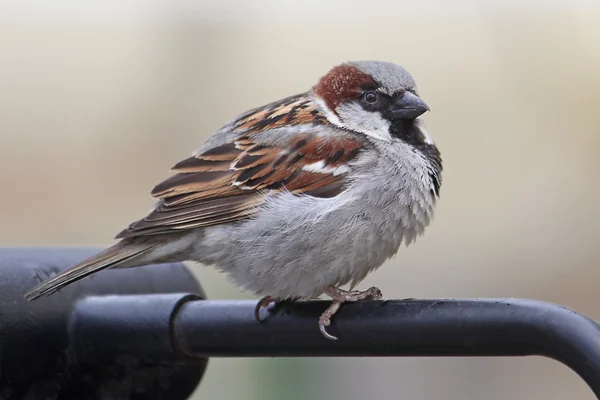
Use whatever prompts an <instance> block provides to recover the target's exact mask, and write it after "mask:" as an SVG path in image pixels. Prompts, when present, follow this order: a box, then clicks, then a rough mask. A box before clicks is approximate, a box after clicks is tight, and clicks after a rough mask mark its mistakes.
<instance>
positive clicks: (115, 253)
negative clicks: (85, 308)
mask: <svg viewBox="0 0 600 400" xmlns="http://www.w3.org/2000/svg"><path fill="white" fill-rule="evenodd" d="M157 246H159V243H157V242H137V243H136V242H133V241H130V240H123V241H121V242H119V243H117V244H115V245H114V246H112V247H109V248H108V249H106V250H104V251H102V252H100V253H98V254H96V255H94V256H92V257H90V258H88V259H86V260H84V261H82V262H81V263H79V264H77V265H75V266H73V267H71V268H69V269H68V270H66V271H64V272H62V273H60V274H58V275H56V276H55V277H53V278H52V279H49V280H47V281H45V282H42V283H41V284H39V285H37V286H36V287H34V288H33V289H31V290H30V291H29V292H27V293H26V294H25V299H26V300H27V301H31V300H35V299H37V298H39V297H42V296H47V295H50V294H52V293H54V292H56V291H57V290H60V289H62V288H64V287H65V286H67V285H70V284H71V283H73V282H76V281H78V280H80V279H82V278H85V277H86V276H88V275H91V274H93V273H95V272H98V271H101V270H103V269H107V268H114V267H120V268H125V267H133V266H136V265H141V264H142V263H140V262H139V261H140V260H139V258H140V256H142V255H144V254H146V253H147V252H149V251H150V250H153V249H154V248H156V247H157Z"/></svg>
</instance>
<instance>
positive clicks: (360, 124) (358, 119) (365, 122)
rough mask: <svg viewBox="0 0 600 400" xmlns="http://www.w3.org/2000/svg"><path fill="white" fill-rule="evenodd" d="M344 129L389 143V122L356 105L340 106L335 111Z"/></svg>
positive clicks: (379, 115)
mask: <svg viewBox="0 0 600 400" xmlns="http://www.w3.org/2000/svg"><path fill="white" fill-rule="evenodd" d="M336 111H337V113H338V114H339V116H340V117H341V119H342V120H343V121H344V127H345V128H346V129H350V130H353V131H355V132H360V133H363V134H365V135H367V136H370V137H372V138H375V139H378V140H383V141H386V142H390V141H391V140H392V136H391V135H390V121H388V120H387V119H385V118H383V116H382V115H381V113H379V112H371V111H366V110H364V109H363V108H362V107H361V106H360V105H359V104H358V103H345V104H340V105H339V106H338V108H337V109H336Z"/></svg>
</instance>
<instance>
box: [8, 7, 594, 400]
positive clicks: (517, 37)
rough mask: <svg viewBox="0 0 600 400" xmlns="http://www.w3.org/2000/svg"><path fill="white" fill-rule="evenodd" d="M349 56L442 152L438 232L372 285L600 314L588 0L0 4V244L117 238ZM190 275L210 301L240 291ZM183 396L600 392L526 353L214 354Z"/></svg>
mask: <svg viewBox="0 0 600 400" xmlns="http://www.w3.org/2000/svg"><path fill="white" fill-rule="evenodd" d="M356 59H378V60H386V61H392V62H396V63H399V64H402V65H403V66H405V67H406V68H407V69H408V70H409V71H410V72H411V73H412V74H413V75H414V77H415V79H416V81H417V83H418V85H419V88H420V91H421V94H422V97H423V98H424V99H425V101H426V102H427V103H428V104H429V105H430V106H431V108H432V112H431V113H430V114H428V115H426V117H425V118H426V123H427V126H428V129H429V131H430V133H431V134H432V136H433V137H434V139H435V140H436V142H437V144H438V146H439V147H440V149H441V151H442V155H443V157H444V175H443V179H444V184H443V187H442V198H441V201H440V203H439V208H438V214H437V217H436V219H435V221H434V223H433V225H432V226H431V227H430V229H428V231H427V233H426V235H425V236H424V237H423V238H421V239H420V240H419V241H417V243H416V244H415V245H413V246H411V247H409V248H406V249H402V250H401V251H400V253H399V255H398V256H397V257H396V259H394V260H392V261H390V262H389V263H388V264H387V265H385V266H384V267H382V268H381V269H380V270H378V271H377V272H375V273H373V274H372V275H370V276H369V277H368V279H367V280H366V281H365V282H364V287H368V286H370V285H377V286H378V287H380V288H381V289H382V291H383V293H384V294H385V295H386V297H388V298H395V297H397V298H406V297H421V298H423V297H528V298H534V299H540V300H547V301H552V302H557V303H561V304H564V305H566V306H569V307H572V308H575V309H577V310H578V311H581V312H584V313H587V314H588V315H590V316H592V317H594V318H597V319H600V290H599V289H598V283H599V282H600V268H599V265H598V264H599V261H600V241H599V238H600V210H599V208H598V204H599V202H600V189H599V183H598V177H599V174H598V169H599V167H600V160H599V158H598V153H599V152H600V1H597V0H596V1H568V0H565V1H549V0H546V1H527V0H521V1H504V2H493V1H475V0H473V1H452V2H451V1H443V0H439V1H415V0H411V1H378V0H369V1H348V0H346V1H344V0H339V1H327V2H325V1H323V2H321V1H317V0H303V1H297V2H296V1H281V0H272V1H264V2H263V1H239V2H235V1H217V0H210V1H209V0H205V1H198V2H176V1H146V2H126V1H119V2H117V1H114V2H107V1H100V0H94V1H86V2H76V1H73V2H67V1H55V2H51V3H50V2H42V1H39V2H31V1H13V2H2V3H0V65H1V66H2V67H1V69H0V188H2V191H3V193H2V196H1V197H0V222H1V224H0V244H2V245H8V246H17V245H27V246H31V245H36V246H37V245H40V246H41V245H67V246H80V245H82V246H83V245H85V246H90V245H94V246H107V245H109V244H111V243H112V240H111V239H112V237H113V235H114V234H115V233H117V232H118V231H120V230H121V229H122V228H123V227H124V226H126V225H127V224H128V223H129V222H131V221H133V220H135V219H137V218H140V217H142V216H143V215H144V214H145V213H146V212H147V210H148V209H150V207H151V206H152V204H153V202H152V200H151V199H150V197H149V191H150V189H151V188H152V187H153V186H154V184H156V183H157V182H158V181H159V180H161V179H163V178H165V177H166V176H167V175H168V169H169V168H170V167H171V166H172V165H173V164H174V163H176V162H177V161H179V160H181V159H182V158H184V157H186V156H188V155H189V154H190V153H191V152H192V151H193V150H194V148H196V147H198V146H199V145H200V144H201V142H202V141H203V140H204V139H205V138H206V137H207V135H209V134H210V133H211V132H212V131H214V130H215V129H217V128H219V126H220V125H222V124H224V123H226V122H227V121H228V120H229V119H230V118H232V117H233V116H234V115H236V114H238V113H240V112H242V111H245V110H247V109H249V108H251V107H254V106H258V105H261V104H264V103H266V102H268V101H271V100H275V99H278V98H281V97H284V96H287V95H291V94H295V93H298V92H301V91H304V90H306V89H308V88H309V87H310V86H311V85H312V84H313V83H314V82H315V81H316V80H317V79H318V78H319V77H320V76H321V75H322V74H324V73H325V72H326V71H327V70H328V69H329V68H330V67H331V66H333V65H335V64H337V63H340V62H343V61H346V60H356ZM193 268H194V270H195V271H197V273H198V275H199V276H200V277H201V279H202V283H203V284H204V286H205V288H206V291H207V292H208V295H209V296H210V297H211V298H251V297H249V296H247V295H245V294H243V293H240V292H239V291H238V290H237V289H235V288H232V287H230V286H229V284H228V283H227V282H226V281H225V280H224V278H223V276H222V275H220V274H218V273H216V272H214V271H212V270H210V269H208V268H204V267H202V266H197V265H196V266H193ZM599 345H600V343H599ZM195 398H198V399H200V398H202V399H248V400H254V399H261V400H269V399H274V400H275V399H277V400H279V399H290V400H295V399H330V400H336V399H348V400H350V399H364V398H370V399H378V400H388V399H389V400H392V399H411V400H413V399H414V400H426V399H427V400H432V399H435V400H438V399H446V400H464V399H477V400H479V399H486V400H496V399H498V400H500V399H528V400H529V399H531V400H534V399H544V400H545V399H563V400H590V399H593V398H594V396H593V395H592V393H591V391H590V390H589V389H588V388H587V387H586V386H585V384H584V383H583V381H581V380H580V379H579V378H578V377H577V376H576V375H575V374H574V373H573V372H571V371H570V370H569V369H567V368H566V367H564V366H562V365H560V364H558V363H556V362H554V361H551V360H547V359H542V358H533V357H532V358H518V359H517V358H514V359H508V358H507V359H491V358H480V359H466V358H465V359H435V358H433V359H369V358H365V359H275V360H272V359H251V360H247V359H246V360H242V359H224V360H221V359H215V360H212V361H211V365H210V366H209V368H208V372H207V374H206V376H205V378H204V380H203V382H202V384H201V385H200V386H199V388H198V390H197V395H196V396H195Z"/></svg>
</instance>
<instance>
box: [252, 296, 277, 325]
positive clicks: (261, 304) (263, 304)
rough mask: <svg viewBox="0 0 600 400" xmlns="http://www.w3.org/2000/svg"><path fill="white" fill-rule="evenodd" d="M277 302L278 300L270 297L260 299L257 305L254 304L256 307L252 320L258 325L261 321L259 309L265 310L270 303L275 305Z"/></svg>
mask: <svg viewBox="0 0 600 400" xmlns="http://www.w3.org/2000/svg"><path fill="white" fill-rule="evenodd" d="M278 301H279V299H278V298H275V297H271V296H265V297H263V298H262V299H260V300H259V301H258V303H256V307H255V308H254V318H255V319H256V321H257V322H258V323H259V324H260V323H261V322H262V321H261V319H260V309H261V308H263V307H264V308H267V307H269V306H270V305H271V304H272V303H277V302H278Z"/></svg>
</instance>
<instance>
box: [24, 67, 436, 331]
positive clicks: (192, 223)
mask: <svg viewBox="0 0 600 400" xmlns="http://www.w3.org/2000/svg"><path fill="white" fill-rule="evenodd" d="M428 110H429V108H428V107H427V105H426V104H425V103H424V102H423V101H422V100H421V99H420V98H419V97H418V95H417V91H416V86H415V82H414V80H413V78H412V77H411V75H410V74H409V73H408V72H407V71H406V70H404V69H403V68H402V67H400V66H398V65H395V64H392V63H387V62H378V61H358V62H348V63H344V64H341V65H338V66H336V67H334V68H333V69H331V70H330V71H329V72H328V73H327V74H326V75H325V76H323V77H322V78H321V79H320V80H319V82H318V83H317V84H316V85H315V86H314V87H313V88H312V89H311V90H310V91H308V92H306V93H301V94H298V95H295V96H291V97H288V98H285V99H283V100H279V101H276V102H274V103H270V104H268V105H266V106H263V107H259V108H256V109H253V110H251V111H248V112H246V113H244V114H241V115H240V116H238V117H236V118H235V119H234V120H233V121H232V122H230V123H229V124H227V125H225V126H224V127H222V128H221V129H219V130H218V131H217V132H215V133H214V134H213V135H212V136H211V137H210V138H209V139H208V140H207V141H206V142H205V143H204V145H202V146H201V147H200V149H199V150H198V151H197V152H196V153H194V155H193V156H191V157H189V158H187V159H185V160H183V161H181V162H180V163H178V164H176V165H175V166H174V167H173V171H174V174H173V175H172V176H171V177H170V178H168V179H166V180H165V181H163V182H162V183H160V184H158V185H157V186H156V187H155V188H154V189H153V190H152V196H153V197H155V198H156V199H157V200H158V201H157V203H156V206H155V208H154V210H153V211H152V212H150V214H149V215H148V216H146V217H145V218H143V219H141V220H139V221H137V222H134V223H132V224H131V225H130V226H129V227H128V228H127V229H125V230H123V231H122V232H121V233H119V234H118V235H117V236H116V238H118V239H121V241H120V242H118V243H116V244H115V245H113V246H112V247H110V248H108V249H107V250H104V251H102V252H100V253H99V254H97V255H95V256H93V257H91V258H89V259H87V260H85V261H83V262H81V263H80V264H78V265H76V266H74V267H72V268H71V269H69V270H67V271H65V272H63V273H61V274H59V275H57V276H55V277H53V278H51V279H49V280H48V281H46V282H43V283H42V284H40V285H38V286H37V287H35V288H34V289H32V290H31V291H29V292H28V293H27V294H26V295H25V298H26V299H28V300H33V299H36V298H38V297H41V296H44V295H48V294H51V293H53V292H56V291H57V290H59V289H61V288H63V287H65V286H67V285H69V284H71V283H73V282H75V281H77V280H79V279H81V278H84V277H86V276H88V275H91V274H93V273H96V272H98V271H101V270H103V269H106V268H129V267H135V266H141V265H146V264H156V263H165V262H179V261H197V262H200V263H203V264H207V265H212V266H214V267H216V268H217V269H219V270H221V271H223V272H224V273H225V274H227V276H228V278H229V279H230V280H231V281H232V282H233V283H234V284H236V285H237V286H239V287H241V288H242V289H244V290H247V291H250V292H252V293H254V294H256V295H258V296H264V297H263V298H262V299H261V300H260V301H259V303H258V304H257V314H258V311H259V310H260V307H262V306H268V305H269V304H270V303H271V302H277V301H283V300H286V299H295V300H298V299H313V298H316V297H318V296H320V295H321V294H326V295H328V296H330V297H331V298H332V300H333V301H332V303H331V305H330V306H329V308H328V309H327V310H326V311H325V312H324V313H323V314H322V315H321V317H320V318H319V327H320V330H321V332H322V333H323V335H324V336H325V337H327V338H329V339H337V338H335V337H334V336H331V335H330V334H328V333H327V332H326V329H325V328H326V327H327V326H329V324H330V320H331V317H332V316H333V315H334V314H335V312H336V311H337V310H338V309H339V307H340V305H341V304H342V303H345V302H353V301H359V300H362V299H366V298H374V299H379V298H381V292H380V291H379V289H377V288H374V287H373V288H370V289H368V290H366V291H356V290H351V291H346V290H342V289H340V288H339V286H341V285H345V284H348V283H350V284H351V286H352V287H354V286H355V285H356V284H357V283H359V282H360V281H361V280H362V279H363V278H365V276H366V275H367V274H368V273H369V272H371V271H373V270H375V269H376V268H378V267H379V266H381V264H383V262H384V261H386V260H387V259H389V258H391V257H392V256H394V255H395V254H396V252H397V251H398V249H399V247H400V245H401V244H402V243H405V244H406V245H408V244H410V243H411V242H413V241H414V240H415V238H416V237H417V236H418V235H420V234H421V233H423V231H424V229H425V227H426V226H427V225H428V224H429V222H430V220H431V218H432V216H433V212H434V206H435V203H436V199H437V197H438V196H439V190H440V185H441V171H442V161H441V157H440V153H439V151H438V149H437V148H436V146H435V145H434V143H433V141H432V140H431V138H430V137H429V135H428V134H427V131H426V130H425V129H424V127H423V121H422V120H421V115H422V114H423V113H425V112H426V111H428Z"/></svg>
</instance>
